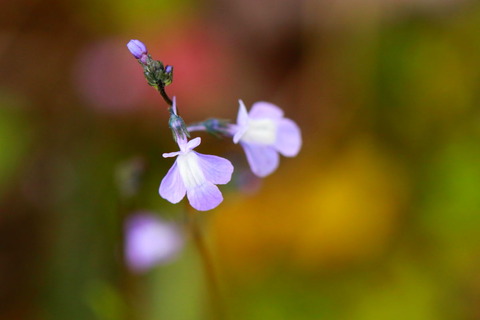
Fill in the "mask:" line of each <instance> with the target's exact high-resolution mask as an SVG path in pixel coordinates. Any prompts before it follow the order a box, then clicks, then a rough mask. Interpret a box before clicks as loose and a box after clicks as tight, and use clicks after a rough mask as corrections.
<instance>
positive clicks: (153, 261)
mask: <svg viewBox="0 0 480 320" xmlns="http://www.w3.org/2000/svg"><path fill="white" fill-rule="evenodd" d="M125 241H126V243H125V258H126V262H127V265H128V267H129V268H130V269H131V270H132V271H134V272H139V273H140V272H145V271H147V270H148V269H150V268H152V267H153V266H155V265H157V264H164V263H167V262H169V261H171V260H172V259H173V258H174V257H175V256H176V254H177V253H178V252H179V251H180V249H181V248H182V246H183V237H182V235H181V233H180V230H179V229H178V227H177V226H176V225H175V224H174V223H169V222H165V221H163V220H161V219H160V218H158V217H157V216H156V215H155V214H153V213H149V212H139V213H136V214H134V215H133V216H131V217H129V218H128V219H127V221H126V223H125Z"/></svg>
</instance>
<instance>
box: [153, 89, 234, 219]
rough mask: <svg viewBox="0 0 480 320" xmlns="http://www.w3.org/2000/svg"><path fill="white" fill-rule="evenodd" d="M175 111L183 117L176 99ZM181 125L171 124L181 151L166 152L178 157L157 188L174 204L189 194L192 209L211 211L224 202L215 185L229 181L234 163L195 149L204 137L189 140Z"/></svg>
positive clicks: (174, 112)
mask: <svg viewBox="0 0 480 320" xmlns="http://www.w3.org/2000/svg"><path fill="white" fill-rule="evenodd" d="M172 110H173V115H172V116H173V117H176V118H178V120H181V118H180V117H178V115H177V109H176V104H175V98H174V99H173V106H172ZM181 121H183V120H181ZM171 122H172V121H171ZM180 127H182V126H179V128H173V127H172V130H173V132H174V135H175V137H176V139H175V140H176V141H177V143H178V146H179V147H180V151H177V152H170V153H164V154H163V157H164V158H170V157H177V160H176V161H175V163H174V164H173V166H172V167H171V168H170V170H169V171H168V173H167V175H166V176H165V177H164V178H163V180H162V182H161V184H160V188H159V190H158V191H159V193H160V196H161V197H162V198H164V199H166V200H168V201H170V202H171V203H178V202H180V200H182V199H183V197H185V194H187V198H188V201H189V202H190V205H191V206H192V207H193V208H195V209H197V210H199V211H207V210H211V209H213V208H215V207H216V206H218V205H219V204H220V203H221V202H222V201H223V196H222V193H221V192H220V190H219V189H218V187H217V186H216V184H226V183H228V182H229V181H230V179H231V178H232V172H233V166H232V164H231V163H230V161H228V160H227V159H224V158H221V157H217V156H212V155H206V154H201V153H198V152H195V151H193V149H195V148H196V147H197V146H198V145H200V142H201V139H200V138H199V137H197V138H195V139H192V140H190V141H188V140H187V137H186V135H185V133H184V131H183V129H182V130H180Z"/></svg>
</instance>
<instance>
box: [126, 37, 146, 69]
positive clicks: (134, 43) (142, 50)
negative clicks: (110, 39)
mask: <svg viewBox="0 0 480 320" xmlns="http://www.w3.org/2000/svg"><path fill="white" fill-rule="evenodd" d="M127 48H128V50H130V53H131V54H132V55H133V56H134V57H135V58H136V59H138V60H140V62H142V63H144V64H145V63H146V61H147V54H148V50H147V47H146V46H145V45H144V44H143V42H141V41H140V40H130V41H129V42H128V44H127Z"/></svg>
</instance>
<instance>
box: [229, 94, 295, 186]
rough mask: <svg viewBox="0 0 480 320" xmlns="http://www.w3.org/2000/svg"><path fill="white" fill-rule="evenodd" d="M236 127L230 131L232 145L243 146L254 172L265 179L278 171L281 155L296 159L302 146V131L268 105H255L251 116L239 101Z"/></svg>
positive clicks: (277, 108)
mask: <svg viewBox="0 0 480 320" xmlns="http://www.w3.org/2000/svg"><path fill="white" fill-rule="evenodd" d="M239 103H240V108H239V110H238V116H237V124H236V125H232V126H231V128H230V131H231V134H232V135H233V142H234V143H239V142H240V144H241V145H242V147H243V149H244V150H245V154H246V155H247V160H248V163H249V165H250V168H251V169H252V172H253V173H254V174H255V175H257V176H259V177H265V176H267V175H269V174H271V173H272V172H273V171H275V169H276V168H277V167H278V163H279V155H278V153H279V152H280V153H281V154H282V155H284V156H286V157H294V156H296V155H297V154H298V152H299V151H300V148H301V146H302V136H301V132H300V128H299V127H298V126H297V124H296V123H295V122H293V121H292V120H290V119H287V118H284V117H283V111H282V109H280V108H279V107H277V106H276V105H274V104H271V103H268V102H256V103H254V104H253V106H252V109H251V110H250V113H247V108H246V107H245V104H244V103H243V101H242V100H239Z"/></svg>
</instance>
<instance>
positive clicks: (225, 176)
mask: <svg viewBox="0 0 480 320" xmlns="http://www.w3.org/2000/svg"><path fill="white" fill-rule="evenodd" d="M196 154H197V156H198V164H199V165H200V168H201V169H202V171H203V174H204V176H205V179H206V180H208V181H210V182H211V183H214V184H226V183H228V182H229V181H230V179H231V178H232V172H233V165H232V163H231V162H230V161H228V160H227V159H225V158H221V157H217V156H212V155H207V154H201V153H198V152H196Z"/></svg>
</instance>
